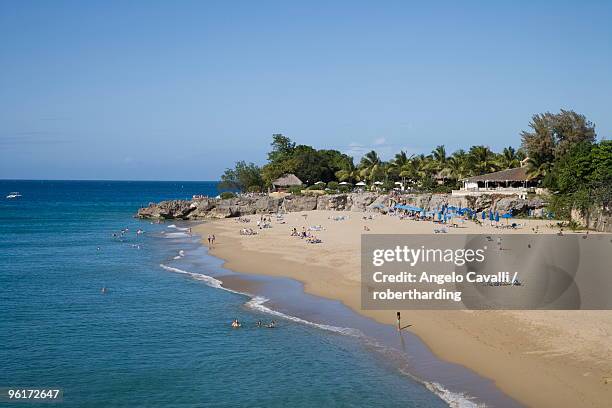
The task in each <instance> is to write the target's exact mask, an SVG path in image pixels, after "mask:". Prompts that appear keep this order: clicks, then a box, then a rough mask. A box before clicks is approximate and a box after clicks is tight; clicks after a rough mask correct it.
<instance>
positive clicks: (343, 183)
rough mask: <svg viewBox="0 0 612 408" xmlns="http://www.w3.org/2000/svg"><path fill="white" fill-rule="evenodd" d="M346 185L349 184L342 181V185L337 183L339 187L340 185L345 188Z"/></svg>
mask: <svg viewBox="0 0 612 408" xmlns="http://www.w3.org/2000/svg"><path fill="white" fill-rule="evenodd" d="M348 184H349V183H347V182H346V181H343V182H342V183H339V185H340V186H346V185H348Z"/></svg>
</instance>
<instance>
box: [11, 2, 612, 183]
mask: <svg viewBox="0 0 612 408" xmlns="http://www.w3.org/2000/svg"><path fill="white" fill-rule="evenodd" d="M330 3H333V4H330ZM427 3H433V2H408V1H397V2H393V1H388V2H373V1H370V2H361V1H350V2H340V1H337V2H315V1H308V2H301V4H298V3H297V2H288V1H278V2H271V1H260V2H252V1H250V2H246V1H245V2H240V1H233V2H221V1H219V2H207V1H194V2H187V1H176V2H169V1H164V2H161V1H160V2H155V1H140V2H138V1H129V2H125V1H117V2H113V1H105V2H81V1H72V2H62V1H53V2H51V1H49V2H45V1H37V2H30V1H23V0H21V1H2V2H0V107H1V108H0V152H1V158H0V178H35V179H38V178H55V179H57V178H59V179H129V180H144V179H148V180H212V179H218V177H219V175H220V174H221V173H222V171H223V169H224V168H225V167H228V166H230V165H231V164H232V163H233V162H234V161H236V160H239V159H246V160H249V161H254V162H256V163H263V162H264V160H265V154H266V152H267V150H268V148H269V143H270V140H271V135H272V134H273V133H279V132H280V133H284V134H286V135H287V136H290V137H291V138H293V139H294V140H296V141H297V142H298V143H304V144H310V145H313V146H315V147H319V148H323V147H326V148H336V149H339V150H342V151H345V152H348V153H351V154H353V155H355V156H360V155H361V154H362V152H363V151H364V150H368V149H370V148H375V149H376V150H378V151H379V152H380V153H381V154H382V156H383V157H385V158H389V157H390V156H391V153H392V152H395V151H398V150H400V149H404V150H407V151H409V152H414V153H420V152H425V153H426V152H429V151H431V149H432V148H433V147H434V146H435V145H438V144H444V145H446V147H447V151H449V152H450V151H453V150H455V149H457V148H459V147H465V148H467V147H469V146H470V145H474V144H486V145H489V146H490V147H491V148H493V149H495V150H498V149H501V148H502V147H504V146H507V145H513V146H518V145H519V143H520V138H519V132H520V131H521V130H522V129H526V128H527V125H528V122H529V119H530V117H531V115H532V114H534V113H538V112H544V111H558V110H559V109H560V108H564V109H574V110H576V111H578V112H580V113H583V114H585V115H586V116H587V117H588V118H589V119H590V120H592V121H593V122H595V124H596V125H597V132H598V135H599V137H600V138H602V137H607V138H610V136H611V135H612V118H611V117H610V114H611V110H610V106H612V105H611V100H610V98H611V95H612V79H611V74H610V73H612V24H610V21H612V2H604V1H602V2H583V1H580V2H579V1H575V2H561V1H554V2H537V4H535V3H536V2H519V1H516V2H503V3H502V2H490V1H488V2H485V1H483V2H448V3H444V2H437V3H436V4H435V5H433V4H427Z"/></svg>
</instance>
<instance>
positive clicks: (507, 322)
mask: <svg viewBox="0 0 612 408" xmlns="http://www.w3.org/2000/svg"><path fill="white" fill-rule="evenodd" d="M343 215H344V216H345V219H343V220H341V221H336V220H334V218H335V217H341V216H343ZM364 215H367V216H370V215H373V219H365V220H364V219H363V217H364ZM247 218H250V219H251V222H250V223H241V222H238V221H237V220H236V219H224V220H219V221H213V222H210V223H205V224H201V225H199V226H198V227H196V228H195V229H194V232H197V233H199V234H201V235H202V236H203V237H205V238H206V237H207V236H208V235H209V234H214V235H215V236H216V242H215V245H214V247H213V248H211V251H210V252H211V254H213V255H215V256H217V257H219V258H222V259H224V260H225V261H226V264H225V265H224V266H225V267H227V268H229V269H231V270H234V271H237V272H241V273H246V274H260V275H271V276H283V277H290V278H293V279H296V280H298V281H301V282H303V283H304V288H305V291H306V292H308V293H311V294H314V295H317V296H322V297H326V298H330V299H337V300H340V301H342V302H343V303H344V304H345V305H347V306H348V307H350V308H351V309H353V310H354V311H356V312H358V313H360V314H363V315H365V316H367V317H370V318H373V319H375V320H376V321H379V322H381V323H385V324H390V325H394V324H395V312H391V311H370V310H368V311H364V310H361V308H360V304H361V300H360V237H361V234H363V233H366V234H367V233H373V234H380V233H413V234H417V233H420V234H431V233H433V228H434V226H433V224H432V223H431V222H417V221H411V220H400V219H399V218H397V217H391V216H385V215H379V214H372V213H367V214H365V213H359V212H338V211H309V212H301V213H300V212H295V213H289V214H286V215H285V216H284V223H280V222H279V221H277V220H276V219H275V217H272V218H273V220H272V228H266V229H257V226H256V220H257V219H259V216H251V217H247ZM517 222H519V223H521V224H522V225H523V226H522V228H521V229H517V230H509V229H503V230H502V229H495V228H492V227H490V226H477V225H475V224H473V223H472V222H466V223H465V225H464V227H463V228H457V229H453V228H451V229H449V233H451V234H453V233H460V234H466V233H475V234H478V233H495V234H499V233H523V234H524V233H530V232H532V229H533V228H535V227H536V226H537V227H538V230H539V232H540V233H556V232H558V229H555V228H551V227H549V226H548V225H549V224H550V221H542V220H519V221H517ZM310 226H321V231H316V232H313V233H314V234H315V235H316V236H317V237H318V238H320V239H321V241H322V243H320V244H316V245H313V244H309V243H307V242H306V241H305V240H303V239H300V238H298V237H292V236H290V234H291V230H292V228H294V227H295V228H297V230H298V231H301V230H302V228H303V227H305V228H309V227H310ZM364 227H367V228H368V229H369V231H366V230H364ZM241 228H252V229H254V230H256V231H257V232H258V234H257V235H252V236H242V235H240V234H239V231H240V229H241ZM204 243H205V244H208V243H207V242H206V239H204ZM402 315H403V316H405V317H404V319H405V320H406V323H409V324H412V326H411V327H410V328H409V329H408V330H410V331H412V332H413V333H415V334H416V335H417V336H419V337H420V338H421V339H422V340H423V341H424V342H425V343H426V344H427V345H428V346H429V347H430V348H431V350H432V351H433V352H434V353H435V354H436V355H437V356H438V357H440V358H442V359H444V360H447V361H450V362H454V363H458V364H461V365H464V366H466V367H468V368H470V369H472V370H474V371H475V372H477V373H478V374H479V375H481V376H484V377H487V378H490V379H492V380H494V381H495V383H496V384H497V386H498V387H499V388H500V389H501V390H503V391H504V392H506V393H507V394H508V395H510V396H511V397H513V398H515V399H516V400H518V401H520V402H521V403H523V404H525V405H527V406H537V407H561V406H563V407H565V406H567V407H609V406H610V401H612V342H611V341H610V338H611V337H610V336H611V335H612V312H611V311H404V312H403V313H402Z"/></svg>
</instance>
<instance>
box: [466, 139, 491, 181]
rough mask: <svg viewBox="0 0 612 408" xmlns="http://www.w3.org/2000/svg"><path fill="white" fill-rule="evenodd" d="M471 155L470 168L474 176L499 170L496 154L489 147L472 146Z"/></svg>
mask: <svg viewBox="0 0 612 408" xmlns="http://www.w3.org/2000/svg"><path fill="white" fill-rule="evenodd" d="M469 155H470V167H471V170H472V173H474V175H481V174H485V173H491V172H494V171H495V170H497V164H496V162H495V153H493V152H492V151H491V149H489V148H488V147H487V146H472V147H471V148H470V153H469Z"/></svg>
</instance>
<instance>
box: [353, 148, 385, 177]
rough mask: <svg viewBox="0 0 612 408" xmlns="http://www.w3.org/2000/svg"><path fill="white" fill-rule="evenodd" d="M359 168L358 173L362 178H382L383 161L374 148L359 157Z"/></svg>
mask: <svg viewBox="0 0 612 408" xmlns="http://www.w3.org/2000/svg"><path fill="white" fill-rule="evenodd" d="M359 168H360V173H359V174H360V176H361V177H362V179H364V180H369V181H379V180H381V179H382V178H384V163H383V162H382V160H381V159H380V157H379V156H378V153H376V152H375V151H374V150H372V151H370V152H368V153H366V155H365V156H363V157H362V158H361V162H360V164H359Z"/></svg>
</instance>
